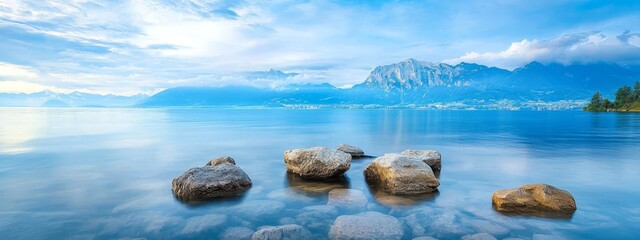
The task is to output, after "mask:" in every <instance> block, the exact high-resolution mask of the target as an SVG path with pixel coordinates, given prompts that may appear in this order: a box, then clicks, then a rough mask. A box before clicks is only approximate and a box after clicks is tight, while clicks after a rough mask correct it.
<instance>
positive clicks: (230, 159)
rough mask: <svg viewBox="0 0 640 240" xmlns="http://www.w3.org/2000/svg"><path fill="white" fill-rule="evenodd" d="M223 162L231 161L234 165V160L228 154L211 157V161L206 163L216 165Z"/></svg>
mask: <svg viewBox="0 0 640 240" xmlns="http://www.w3.org/2000/svg"><path fill="white" fill-rule="evenodd" d="M225 163H231V164H233V165H236V160H233V158H231V157H229V156H224V157H217V158H214V159H211V161H209V162H208V163H207V166H217V165H220V164H225Z"/></svg>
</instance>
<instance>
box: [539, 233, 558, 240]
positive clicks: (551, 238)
mask: <svg viewBox="0 0 640 240" xmlns="http://www.w3.org/2000/svg"><path fill="white" fill-rule="evenodd" d="M532 238H533V240H564V238H562V237H559V236H555V235H548V234H533V237H532Z"/></svg>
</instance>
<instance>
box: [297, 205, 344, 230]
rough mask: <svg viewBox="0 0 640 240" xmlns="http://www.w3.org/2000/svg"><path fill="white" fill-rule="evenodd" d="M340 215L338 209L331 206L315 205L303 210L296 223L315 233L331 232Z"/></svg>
mask: <svg viewBox="0 0 640 240" xmlns="http://www.w3.org/2000/svg"><path fill="white" fill-rule="evenodd" d="M337 215H338V208H336V207H334V206H331V205H315V206H309V207H305V208H303V209H302V211H301V212H300V214H298V216H297V217H296V221H297V222H298V223H299V224H300V225H302V226H305V227H306V228H308V229H309V230H312V231H314V232H323V233H325V234H326V233H327V232H329V228H330V227H331V224H332V223H333V220H334V219H335V218H336V216H337Z"/></svg>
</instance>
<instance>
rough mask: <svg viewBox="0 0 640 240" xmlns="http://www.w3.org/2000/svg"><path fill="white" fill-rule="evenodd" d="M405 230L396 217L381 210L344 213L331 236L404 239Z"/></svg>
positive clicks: (336, 238) (337, 221)
mask: <svg viewBox="0 0 640 240" xmlns="http://www.w3.org/2000/svg"><path fill="white" fill-rule="evenodd" d="M403 235H404V231H403V229H402V225H401V224H400V221H398V219H396V218H395V217H392V216H389V215H385V214H382V213H379V212H363V213H359V214H356V215H342V216H339V217H338V218H336V221H335V222H334V223H333V226H331V229H330V230H329V238H330V239H333V240H342V239H402V236H403Z"/></svg>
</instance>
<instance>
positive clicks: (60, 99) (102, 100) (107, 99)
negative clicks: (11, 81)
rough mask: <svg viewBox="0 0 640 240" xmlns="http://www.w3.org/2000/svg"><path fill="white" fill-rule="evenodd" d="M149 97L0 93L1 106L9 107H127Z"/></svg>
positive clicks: (48, 92)
mask: <svg viewBox="0 0 640 240" xmlns="http://www.w3.org/2000/svg"><path fill="white" fill-rule="evenodd" d="M148 97H149V96H148V95H144V94H138V95H133V96H119V95H112V94H107V95H101V94H92V93H84V92H71V93H58V92H53V91H42V92H35V93H0V106H9V107H19V106H20V107H127V106H134V105H136V104H138V103H140V102H141V101H142V100H144V99H147V98H148Z"/></svg>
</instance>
